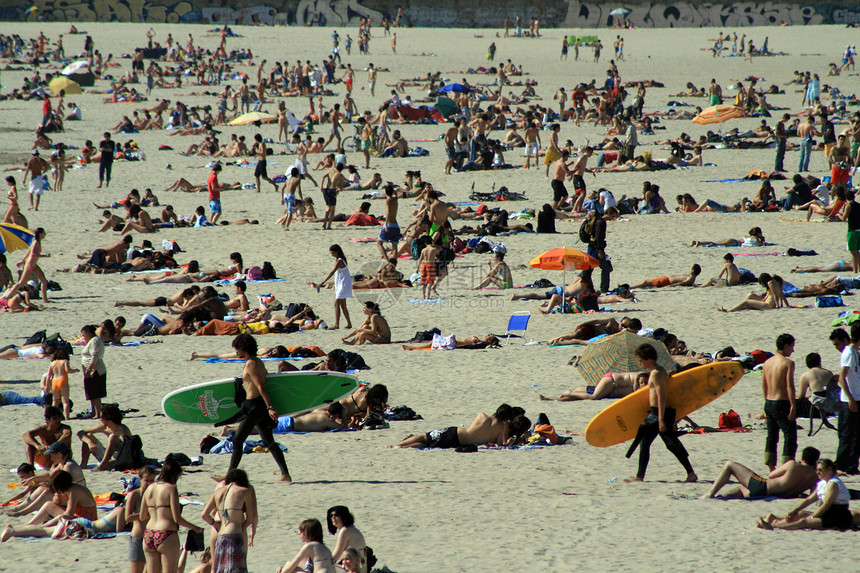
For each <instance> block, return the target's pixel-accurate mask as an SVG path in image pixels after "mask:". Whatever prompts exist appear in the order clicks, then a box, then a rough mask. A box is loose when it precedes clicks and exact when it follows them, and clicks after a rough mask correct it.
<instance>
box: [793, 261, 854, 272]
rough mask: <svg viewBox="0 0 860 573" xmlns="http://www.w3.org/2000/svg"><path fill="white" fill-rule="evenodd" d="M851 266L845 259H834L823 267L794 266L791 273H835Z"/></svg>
mask: <svg viewBox="0 0 860 573" xmlns="http://www.w3.org/2000/svg"><path fill="white" fill-rule="evenodd" d="M850 267H851V263H846V262H845V261H835V262H833V263H831V264H829V265H827V266H824V267H794V268H793V269H791V272H793V273H835V272H841V271H844V270H845V269H847V268H850Z"/></svg>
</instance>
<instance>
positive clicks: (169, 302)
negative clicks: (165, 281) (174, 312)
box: [113, 285, 200, 310]
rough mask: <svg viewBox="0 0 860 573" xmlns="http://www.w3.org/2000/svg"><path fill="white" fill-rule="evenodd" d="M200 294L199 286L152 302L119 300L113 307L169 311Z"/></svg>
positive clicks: (158, 297) (159, 297)
mask: <svg viewBox="0 0 860 573" xmlns="http://www.w3.org/2000/svg"><path fill="white" fill-rule="evenodd" d="M199 292H200V287H199V286H197V285H193V286H190V287H188V288H185V289H182V290H180V291H178V292H176V293H175V294H173V295H172V296H169V297H164V296H157V297H155V298H154V299H150V300H141V301H135V300H118V301H116V302H115V303H113V305H114V306H115V307H116V306H163V307H167V308H168V310H169V309H170V308H172V307H174V306H177V307H180V306H181V305H183V304H185V303H187V302H188V301H190V300H191V299H192V298H194V296H195V295H197V293H199Z"/></svg>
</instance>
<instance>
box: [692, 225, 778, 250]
mask: <svg viewBox="0 0 860 573" xmlns="http://www.w3.org/2000/svg"><path fill="white" fill-rule="evenodd" d="M749 235H750V236H749V237H745V238H743V239H723V240H720V241H693V242H692V243H690V246H691V247H761V246H762V245H764V244H765V243H766V242H767V241H766V240H765V238H764V233H762V230H761V229H760V228H759V227H753V228H752V229H750V230H749Z"/></svg>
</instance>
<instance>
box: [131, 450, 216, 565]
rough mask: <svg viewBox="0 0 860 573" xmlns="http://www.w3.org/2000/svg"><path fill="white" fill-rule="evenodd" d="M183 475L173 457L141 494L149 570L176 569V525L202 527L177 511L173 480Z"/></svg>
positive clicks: (141, 517) (141, 516)
mask: <svg viewBox="0 0 860 573" xmlns="http://www.w3.org/2000/svg"><path fill="white" fill-rule="evenodd" d="M180 475H182V466H180V465H179V464H178V463H176V462H175V461H173V460H167V461H166V462H164V467H162V469H161V476H160V477H159V478H158V481H156V482H155V483H154V484H152V486H150V487H149V489H148V490H147V491H146V493H144V494H143V502H142V504H141V507H140V520H141V521H144V522H146V530H145V531H144V532H143V551H144V554H145V555H146V568H147V571H148V572H149V573H162V571H166V573H175V572H176V570H177V567H178V564H179V553H180V549H179V533H178V532H179V527H180V526H182V527H187V528H188V529H191V530H193V531H196V532H197V533H202V532H203V528H202V527H198V526H197V525H194V524H193V523H190V522H188V521H186V520H185V519H184V518H183V517H182V514H181V512H180V506H179V492H178V490H177V489H176V482H177V480H178V479H179V476H180Z"/></svg>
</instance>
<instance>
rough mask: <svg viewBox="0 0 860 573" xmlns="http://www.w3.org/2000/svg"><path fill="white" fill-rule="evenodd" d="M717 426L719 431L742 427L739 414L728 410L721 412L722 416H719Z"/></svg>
mask: <svg viewBox="0 0 860 573" xmlns="http://www.w3.org/2000/svg"><path fill="white" fill-rule="evenodd" d="M719 426H720V428H721V429H731V428H741V427H743V424H742V423H741V417H740V414H738V413H737V412H735V411H734V410H729V411H728V412H723V413H722V414H720V422H719Z"/></svg>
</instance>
